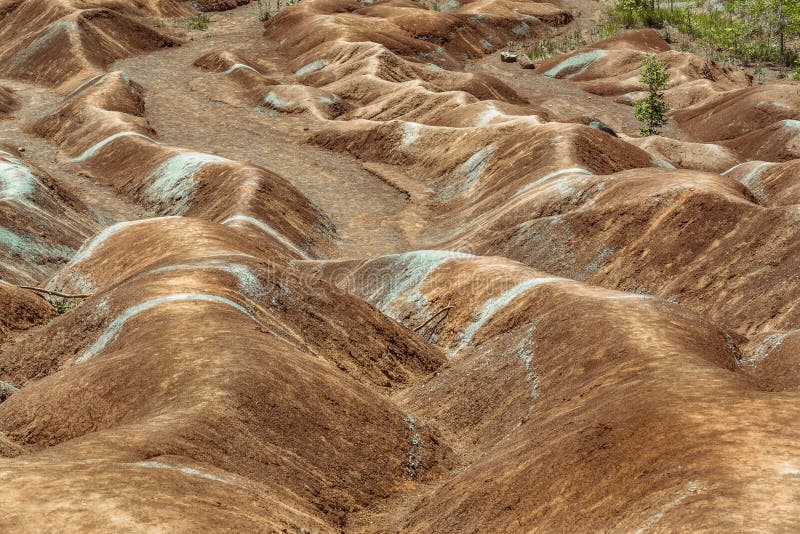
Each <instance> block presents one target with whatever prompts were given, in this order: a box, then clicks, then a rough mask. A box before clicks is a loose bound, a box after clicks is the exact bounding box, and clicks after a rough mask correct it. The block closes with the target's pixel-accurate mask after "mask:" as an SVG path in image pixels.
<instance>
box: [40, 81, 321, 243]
mask: <svg viewBox="0 0 800 534" xmlns="http://www.w3.org/2000/svg"><path fill="white" fill-rule="evenodd" d="M31 129H32V131H34V132H35V133H37V134H38V135H41V136H42V137H45V138H47V139H49V140H51V141H53V142H55V143H57V144H59V145H60V146H61V147H62V149H63V150H65V151H67V152H68V153H71V154H73V155H74V157H73V161H74V162H76V163H80V164H81V165H82V166H83V167H84V168H85V169H86V170H87V171H88V172H90V173H91V174H92V176H93V177H94V178H95V179H96V180H97V181H98V182H100V183H103V184H107V185H110V186H112V187H114V188H115V189H116V190H118V191H120V192H122V193H124V194H126V195H128V196H130V197H131V198H132V199H134V200H135V201H136V202H138V203H139V204H141V205H143V206H145V207H147V208H149V209H150V210H152V211H153V212H154V213H156V214H158V215H181V216H182V215H186V216H192V217H200V218H203V219H207V220H213V221H216V222H221V223H223V224H230V225H233V226H236V227H240V228H242V229H243V230H245V231H247V232H249V233H251V234H252V235H255V236H258V237H259V238H266V239H268V240H270V241H273V242H275V243H276V244H277V245H278V246H279V247H282V248H284V249H286V250H287V251H288V252H289V254H291V255H293V256H295V257H308V256H309V255H310V254H321V253H323V252H322V251H324V250H325V247H326V242H327V240H328V239H329V237H330V234H331V233H332V231H333V230H332V227H331V225H330V222H329V221H328V220H327V217H326V216H325V215H324V214H323V213H322V212H321V211H320V210H319V209H318V208H317V207H316V206H314V205H313V204H312V203H311V202H310V201H308V199H306V198H305V197H304V196H303V195H302V194H301V193H300V192H299V191H298V190H297V189H296V188H295V187H294V186H292V185H291V184H290V183H289V182H288V181H286V180H284V179H283V178H281V177H280V176H278V175H276V174H274V173H271V172H269V171H267V170H265V169H262V168H260V167H256V166H254V165H248V164H243V163H241V162H238V161H234V160H230V159H227V158H223V157H220V156H217V155H214V154H205V153H201V152H195V151H190V150H185V149H181V148H178V147H170V146H167V145H163V144H161V143H160V142H158V141H157V140H156V134H155V132H154V131H153V129H152V128H151V127H150V125H149V124H148V122H147V120H146V118H145V117H144V96H143V91H142V88H141V87H140V86H138V85H137V84H136V83H135V82H132V81H131V80H130V79H129V78H128V77H127V76H126V75H125V74H124V73H120V72H113V73H109V74H106V75H103V76H101V77H99V78H97V79H94V80H89V81H88V82H85V84H84V86H83V87H79V88H78V89H77V90H76V91H75V92H74V93H73V94H72V95H70V96H69V97H68V98H67V99H66V100H65V102H64V103H63V104H62V106H61V107H60V108H59V109H57V110H56V111H55V112H53V113H52V114H50V115H48V116H46V117H44V118H42V119H41V120H39V121H38V122H37V123H35V124H34V125H33V126H32V128H31ZM315 249H316V250H317V251H316V252H314V250H315Z"/></svg>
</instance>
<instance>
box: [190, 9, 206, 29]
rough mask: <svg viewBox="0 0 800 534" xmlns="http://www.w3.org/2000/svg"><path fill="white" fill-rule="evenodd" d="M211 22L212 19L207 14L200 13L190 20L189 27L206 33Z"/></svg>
mask: <svg viewBox="0 0 800 534" xmlns="http://www.w3.org/2000/svg"><path fill="white" fill-rule="evenodd" d="M209 22H211V19H210V18H209V17H208V15H207V14H205V13H199V14H197V15H196V16H194V17H192V18H190V19H189V24H188V27H189V29H190V30H200V31H204V30H207V29H208V24H209Z"/></svg>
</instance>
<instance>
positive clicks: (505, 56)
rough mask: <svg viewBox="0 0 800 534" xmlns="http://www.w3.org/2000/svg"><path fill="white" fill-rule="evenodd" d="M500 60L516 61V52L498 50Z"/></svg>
mask: <svg viewBox="0 0 800 534" xmlns="http://www.w3.org/2000/svg"><path fill="white" fill-rule="evenodd" d="M500 61H502V62H503V63H516V62H517V54H515V53H513V52H500Z"/></svg>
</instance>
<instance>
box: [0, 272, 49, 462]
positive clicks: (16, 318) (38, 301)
mask: <svg viewBox="0 0 800 534" xmlns="http://www.w3.org/2000/svg"><path fill="white" fill-rule="evenodd" d="M0 310H2V311H0V347H2V346H3V345H4V344H5V343H7V342H8V340H9V337H10V336H11V334H12V333H13V332H14V331H20V330H26V329H28V328H30V327H32V326H35V325H37V324H40V323H41V322H42V321H44V320H45V319H46V318H47V317H49V316H50V315H51V314H52V312H53V308H52V306H50V304H49V303H48V302H47V301H46V300H44V299H43V298H42V297H40V296H39V295H37V294H36V293H34V292H32V291H28V290H26V289H20V288H18V287H16V286H13V285H11V284H8V283H6V282H2V281H0ZM1 387H2V386H1V385H0V388H1ZM0 395H2V393H0ZM0 454H2V453H0Z"/></svg>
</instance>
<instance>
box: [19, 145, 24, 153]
mask: <svg viewBox="0 0 800 534" xmlns="http://www.w3.org/2000/svg"><path fill="white" fill-rule="evenodd" d="M17 152H25V147H24V146H21V147H19V148H18V149H17Z"/></svg>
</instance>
